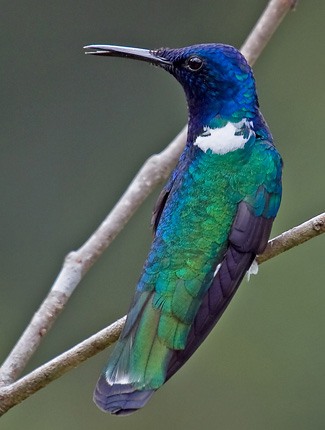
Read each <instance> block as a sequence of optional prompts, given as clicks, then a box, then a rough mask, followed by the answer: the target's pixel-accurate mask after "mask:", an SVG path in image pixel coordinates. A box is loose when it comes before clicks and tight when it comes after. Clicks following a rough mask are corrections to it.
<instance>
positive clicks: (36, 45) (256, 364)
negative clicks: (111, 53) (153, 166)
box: [0, 0, 325, 430]
mask: <svg viewBox="0 0 325 430" xmlns="http://www.w3.org/2000/svg"><path fill="white" fill-rule="evenodd" d="M266 3H267V1H266V0H265V1H264V0H263V1H262V0H245V1H243V0H232V1H225V0H223V1H222V0H213V1H212V0H201V1H200V2H188V1H185V0H173V1H171V0H165V1H162V0H160V1H158V0H151V1H148V0H147V1H146V0H139V1H137V2H134V1H132V0H125V1H121V2H116V1H112V0H106V1H103V0H93V1H91V2H90V1H85V0H78V1H72V0H70V1H63V0H56V1H54V2H47V1H45V2H44V1H41V0H30V1H27V2H26V1H23V0H16V1H8V0H1V13H0V35H1V44H0V58H1V68H0V77H1V79H0V115H1V117H0V118H1V119H0V121H1V127H0V145H1V160H0V175H1V178H0V182H1V187H0V199H1V209H0V211H1V225H0V231H1V247H0V252H1V256H0V261H1V274H0V282H1V291H0V359H1V361H2V360H3V359H4V358H5V356H6V354H7V353H8V352H9V350H10V348H11V347H12V346H13V345H14V343H15V341H16V339H17V338H18V336H19V335H20V333H21V332H22V330H23V329H24V327H25V326H26V324H27V323H28V321H29V319H30V318H31V316H32V314H33V312H34V311H35V310H36V309H37V307H38V305H39V304H40V302H41V300H42V299H43V297H44V296H45V295H46V293H47V291H48V289H49V287H50V286H51V284H52V282H53V281H54V279H55V277H56V274H57V273H58V271H59V269H60V266H61V263H62V261H63V258H64V256H65V255H66V254H67V253H68V252H69V251H70V250H72V249H76V248H77V247H79V246H80V245H81V244H82V243H83V241H84V240H86V238H87V237H88V235H89V234H90V233H91V232H92V231H93V230H94V229H95V228H96V226H97V225H98V224H99V223H100V221H101V220H102V219H103V217H104V216H105V215H106V213H107V212H108V211H109V210H110V209H111V208H112V207H113V205H114V203H115V202H116V201H117V199H118V198H119V196H120V195H121V193H122V192H123V190H124V189H125V188H126V186H127V185H128V183H129V182H130V180H131V179H132V177H133V176H134V174H135V173H136V172H137V171H138V169H139V167H140V166H141V165H142V163H143V162H144V160H145V159H146V158H147V157H148V156H149V155H150V154H151V153H152V152H158V151H160V150H161V149H163V147H164V146H165V145H166V144H167V143H168V142H169V141H170V140H171V139H172V138H173V137H174V136H175V135H176V134H177V133H178V131H179V130H180V128H181V127H182V126H183V125H184V123H185V122H186V117H187V112H186V106H185V100H184V96H183V93H182V89H181V88H180V86H179V85H178V83H177V82H176V81H174V80H173V79H172V78H171V76H169V75H168V74H167V73H165V72H163V71H162V70H158V69H156V68H153V67H150V66H148V65H146V64H143V63H137V62H132V61H126V60H121V59H108V58H106V59H104V58H95V57H90V56H88V57H87V56H85V55H84V53H83V50H82V46H83V45H85V44H91V43H111V44H125V45H131V46H140V47H147V48H157V47H160V46H169V47H180V46H186V45H190V44H194V43H201V42H223V43H228V44H232V45H234V46H236V47H240V46H241V44H242V42H243V41H244V39H245V38H246V36H247V34H248V33H249V31H250V30H251V28H252V26H253V25H254V23H255V21H256V19H257V18H258V16H259V15H260V13H261V12H262V10H263V9H264V7H265V5H266ZM324 14H325V7H324V1H323V0H314V1H313V2H309V1H303V0H301V1H300V3H299V5H298V8H297V10H296V12H294V13H291V14H290V15H289V16H288V17H287V18H286V19H285V21H284V22H283V23H282V25H281V26H280V28H279V29H278V31H277V32H276V34H275V36H274V37H273V39H272V41H271V42H270V44H269V45H268V47H267V49H266V50H265V51H264V52H263V54H262V56H261V57H260V59H259V60H258V62H257V63H256V65H255V67H254V70H255V75H256V80H257V87H258V92H259V97H260V104H261V107H262V111H263V113H264V116H265V117H266V119H267V121H268V123H269V125H270V127H271V130H272V132H273V135H274V138H275V142H276V144H277V147H278V149H279V150H280V152H281V154H282V156H283V158H284V160H285V170H284V197H283V202H282V207H281V209H280V212H279V215H278V218H277V220H276V222H275V225H274V229H273V232H272V235H273V236H274V235H276V234H280V233H281V232H282V231H284V230H287V229H289V228H290V227H292V226H294V225H297V224H299V223H301V222H303V221H305V220H307V219H309V218H311V217H312V216H314V215H317V214H318V213H320V212H322V211H324V153H325V150H324V137H323V135H324V126H323V123H324V107H325V95H324V94H325V91H324V90H325V84H324V70H325V55H324V46H325V45H324V38H325V26H324ZM157 193H158V190H157V192H156V193H155V194H154V195H152V196H151V197H150V198H149V199H148V200H147V202H146V203H145V204H144V206H143V207H142V208H141V209H140V210H139V211H138V213H137V214H136V216H135V217H134V218H133V219H132V221H131V222H130V223H129V224H128V226H127V227H126V229H125V230H124V231H123V232H122V234H120V236H119V237H118V238H117V240H116V241H115V242H114V243H113V245H112V246H111V247H110V248H109V249H108V250H107V251H106V252H105V254H104V255H103V256H102V258H101V259H100V261H99V262H98V263H97V264H96V266H95V267H93V269H92V270H91V272H90V273H89V274H88V275H87V276H86V278H85V279H84V280H83V281H82V283H81V285H80V286H79V288H78V290H77V291H76V292H75V294H74V296H73V297H72V299H71V301H70V302H69V304H68V306H67V308H66V309H65V311H64V312H63V314H62V315H61V317H60V318H59V320H58V321H57V323H56V324H55V326H54V327H53V329H52V331H51V332H50V333H49V335H48V336H47V337H46V338H45V340H44V342H43V344H42V346H41V348H40V349H39V351H38V352H37V353H36V355H35V357H34V358H33V360H32V361H31V363H30V365H29V366H28V370H31V369H32V368H34V367H35V366H38V365H40V364H41V363H43V362H44V361H47V360H49V359H51V358H52V357H54V356H55V355H57V354H59V353H61V352H62V351H64V350H65V349H67V348H69V347H71V346H73V345H74V344H75V343H77V342H79V341H81V340H82V339H84V338H85V337H88V336H89V335H91V334H93V333H94V332H96V331H97V330H99V329H101V328H103V327H104V326H106V325H107V324H109V323H110V322H113V321H114V320H115V319H117V318H118V317H120V316H122V315H124V314H125V312H126V311H127V308H128V306H129V302H130V299H131V296H132V294H133V289H134V286H135V284H136V282H137V279H138V276H139V273H140V270H141V267H142V263H143V261H144V259H145V257H146V254H147V251H148V248H149V245H150V241H151V230H150V226H149V222H150V216H151V209H152V207H153V205H154V201H155V198H156V196H157ZM324 241H325V237H320V238H316V239H314V240H312V241H310V242H308V243H306V244H304V245H302V246H300V247H298V248H296V249H294V250H292V251H290V252H288V253H286V254H283V255H281V256H279V257H277V258H276V259H274V260H272V261H270V262H267V263H266V264H263V266H261V268H260V272H259V274H258V276H256V277H253V278H252V279H251V281H250V282H249V283H247V282H246V281H244V282H243V285H242V286H241V288H240V289H239V292H238V293H237V295H236V297H235V299H234V300H233V302H232V303H231V305H230V307H229V309H228V310H227V312H226V313H225V315H224V316H223V318H222V319H221V321H220V323H219V324H218V326H217V327H216V329H215V330H214V331H213V333H212V334H211V335H210V336H209V338H208V340H207V341H206V342H205V343H204V345H203V346H202V347H201V348H200V350H199V351H198V352H197V353H196V354H195V355H194V357H193V358H192V359H191V360H190V362H189V363H188V364H187V365H186V366H185V367H184V368H183V369H182V370H181V371H180V372H178V374H177V375H176V376H175V377H174V378H173V379H172V380H171V381H169V382H168V384H167V385H166V386H164V387H163V388H162V389H161V390H159V392H157V393H156V395H155V396H154V397H153V398H152V400H151V401H150V403H149V404H148V405H147V406H146V407H145V409H143V410H142V411H140V412H138V413H137V414H135V415H132V416H130V417H127V418H124V419H123V418H116V417H112V416H109V415H105V414H103V413H102V412H100V411H99V410H98V409H97V408H96V406H95V405H94V404H93V402H92V391H93V388H94V385H95V382H96V380H97V377H98V375H99V372H100V370H101V368H102V366H103V365H104V363H105V362H106V360H107V356H108V354H109V351H105V352H102V353H101V354H99V355H98V356H96V357H95V358H93V359H90V360H88V361H87V362H86V363H85V364H83V365H81V366H80V367H78V368H77V369H75V370H74V371H72V372H70V373H69V374H67V375H65V376H63V377H62V378H60V379H59V380H57V381H55V382H54V383H52V384H50V386H48V387H47V388H45V389H43V390H41V391H40V392H38V393H37V394H35V395H34V396H32V397H31V398H29V399H28V400H26V401H25V402H24V403H23V404H21V405H19V406H16V407H15V408H14V409H12V410H11V411H10V412H8V413H7V414H6V415H5V416H4V417H3V418H2V419H1V429H2V430H14V429H19V428H25V429H33V430H38V429H44V428H46V429H47V430H54V429H62V430H65V429H69V430H74V429H78V430H86V429H106V428H114V429H116V430H120V429H121V430H122V429H129V428H132V429H134V430H136V429H140V428H141V429H149V428H155V429H156V430H159V429H165V428H178V429H185V428H186V429H188V430H190V429H197V428H199V427H201V426H204V428H206V429H215V428H218V429H223V430H233V429H236V430H237V429H241V430H246V429H247V430H260V429H281V430H282V429H286V430H290V429H295V430H299V429H313V430H315V429H323V428H324V426H325V407H324V400H325V388H324V377H325V366H324V355H325V341H324V338H325V313H324V307H325V289H324V275H325V267H324V243H325V242H324Z"/></svg>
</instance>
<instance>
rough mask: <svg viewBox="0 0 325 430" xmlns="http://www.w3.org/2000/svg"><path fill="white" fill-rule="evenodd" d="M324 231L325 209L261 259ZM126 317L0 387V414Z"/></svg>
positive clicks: (114, 333) (113, 335) (99, 344)
mask: <svg viewBox="0 0 325 430" xmlns="http://www.w3.org/2000/svg"><path fill="white" fill-rule="evenodd" d="M322 233H325V212H324V213H322V214H320V215H318V216H316V217H314V218H312V219H310V220H309V221H306V222H304V223H303V224H301V225H299V226H297V227H293V228H292V229H291V230H288V231H286V232H285V233H282V234H281V235H279V236H277V237H275V238H274V239H272V240H270V241H269V243H268V246H267V247H266V250H265V252H264V253H263V254H262V255H259V256H258V257H257V262H258V264H262V263H264V262H265V261H268V260H270V259H271V258H273V257H276V256H277V255H279V254H281V253H282V252H285V251H288V250H289V249H291V248H293V247H295V246H297V245H300V244H302V243H304V242H306V241H308V240H310V239H312V238H314V237H316V236H319V235H320V234H322ZM125 319H126V316H124V317H123V318H121V319H119V320H118V321H116V322H114V323H113V324H111V325H110V326H108V327H106V328H105V329H103V330H101V331H100V332H98V333H96V334H94V335H93V336H91V337H89V338H88V339H86V340H84V341H82V342H81V343H79V344H78V345H76V346H74V347H73V348H71V349H69V350H68V351H66V352H64V353H63V354H61V355H59V356H57V357H55V358H54V359H53V360H51V361H49V362H48V363H46V364H43V366H40V367H39V368H37V369H35V370H34V371H33V372H31V373H29V374H28V375H26V376H24V377H23V378H21V379H20V380H19V381H17V382H14V383H13V384H11V385H9V386H6V387H3V388H2V389H0V416H1V415H3V414H4V413H5V412H7V411H8V410H9V409H11V408H12V407H13V406H15V405H17V404H18V403H21V402H22V401H23V400H25V399H26V398H28V397H29V396H31V395H32V394H34V393H36V392H37V391H38V390H40V389H41V388H44V387H46V385H48V384H49V383H50V382H52V381H53V380H55V379H57V378H59V377H60V376H62V375H64V374H65V373H66V372H68V371H69V370H71V369H73V368H75V367H76V366H78V365H79V364H81V363H82V362H83V361H85V360H87V359H88V358H90V357H92V356H93V355H96V354H97V353H98V352H100V351H102V350H103V349H105V348H106V347H108V346H109V345H111V344H112V343H114V342H115V341H116V340H117V339H118V337H119V335H120V332H121V331H122V328H123V326H124V323H125Z"/></svg>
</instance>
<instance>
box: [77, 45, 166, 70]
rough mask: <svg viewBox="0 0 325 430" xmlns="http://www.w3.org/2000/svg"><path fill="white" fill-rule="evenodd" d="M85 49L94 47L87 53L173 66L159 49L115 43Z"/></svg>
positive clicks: (90, 46)
mask: <svg viewBox="0 0 325 430" xmlns="http://www.w3.org/2000/svg"><path fill="white" fill-rule="evenodd" d="M84 49H93V50H94V51H87V52H86V54H92V55H108V56H110V57H124V58H133V59H135V60H140V61H146V62H147V63H151V64H156V65H160V66H168V65H169V66H171V65H172V63H171V62H170V61H168V60H166V58H163V57H161V56H159V54H158V51H150V50H148V49H141V48H130V47H128V46H115V45H88V46H84Z"/></svg>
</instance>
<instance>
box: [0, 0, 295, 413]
mask: <svg viewBox="0 0 325 430" xmlns="http://www.w3.org/2000/svg"><path fill="white" fill-rule="evenodd" d="M296 3H297V1H294V0H270V2H269V4H268V6H267V8H266V9H265V11H264V13H263V14H262V16H261V18H260V20H259V21H258V23H257V24H256V26H255V28H254V29H253V31H252V33H251V34H250V36H249V37H248V39H247V41H246V42H245V44H244V45H243V47H242V52H243V54H244V55H245V57H246V59H247V61H248V62H249V63H250V64H251V65H253V63H254V62H255V60H256V59H257V57H258V56H259V54H260V53H261V51H262V50H263V48H264V47H265V45H266V43H267V41H268V40H269V39H270V38H271V36H272V34H273V32H274V31H275V29H276V28H277V26H278V25H279V23H280V22H281V20H282V19H283V17H284V16H285V14H286V13H287V12H288V11H289V10H290V9H292V8H293V7H294V5H295V4H296ZM185 143H186V127H185V128H184V129H183V130H182V131H181V132H180V133H179V135H178V136H177V137H176V138H175V139H174V140H173V141H172V142H171V143H170V144H169V145H168V146H167V148H166V149H165V150H163V151H162V152H161V153H160V154H157V155H153V156H151V157H150V158H149V159H148V160H147V161H146V162H145V164H144V165H143V167H142V168H141V169H140V171H139V173H138V174H137V175H136V177H135V178H134V180H133V181H132V183H131V184H130V185H129V187H128V188H127V190H126V191H125V193H124V194H123V196H122V197H121V199H120V200H119V201H118V203H117V204H116V205H115V207H114V208H113V210H112V211H111V213H110V214H109V215H108V216H107V217H106V219H105V220H104V221H103V222H102V224H101V225H100V226H99V227H98V229H97V230H96V231H95V232H94V233H93V235H92V236H91V237H90V238H89V239H88V240H87V242H85V243H84V245H82V246H81V247H80V248H79V249H78V250H77V251H73V252H71V253H70V254H68V256H67V257H66V259H65V261H64V264H63V267H62V269H61V271H60V273H59V275H58V277H57V279H56V281H55V283H54V284H53V286H52V288H51V290H50V292H49V294H48V296H47V297H46V298H45V299H44V301H43V303H42V304H41V306H40V308H39V309H38V310H37V311H36V313H35V315H34V316H33V318H32V320H31V322H30V323H29V325H28V327H27V328H26V330H25V331H24V333H23V334H22V336H21V337H20V339H19V340H18V342H17V344H16V345H15V347H14V348H13V350H12V351H11V353H10V354H9V356H8V358H7V359H6V361H5V362H4V363H3V365H2V367H1V369H0V386H2V387H3V388H2V389H1V390H0V400H1V401H2V405H1V407H0V410H1V411H2V413H4V412H5V411H6V410H8V409H9V408H11V407H12V406H13V405H15V404H17V403H19V402H21V401H22V400H23V399H24V398H26V397H27V396H26V395H25V394H28V396H29V395H30V394H32V392H35V391H37V389H39V388H41V387H43V386H45V385H46V383H48V382H50V381H51V380H52V379H54V378H56V377H58V376H60V375H61V374H62V373H63V372H64V371H67V370H69V369H70V368H71V367H74V366H75V365H76V364H71V365H67V367H65V366H63V367H64V369H65V370H62V368H61V367H60V366H59V364H58V362H57V361H56V360H59V359H60V357H64V359H65V360H68V356H65V354H69V352H71V351H72V350H74V349H75V348H78V346H77V347H75V348H73V349H72V350H70V351H68V352H67V353H64V354H63V355H61V356H59V357H57V358H56V359H54V360H52V361H51V362H49V363H47V364H45V365H44V366H42V367H40V368H39V369H37V370H35V371H34V372H32V373H30V374H29V375H27V376H25V377H24V378H22V379H21V380H20V381H18V382H16V383H14V381H16V380H17V378H18V377H19V375H20V374H21V372H22V371H23V369H24V368H25V366H26V364H27V363H28V361H29V359H30V358H31V357H32V355H33V353H34V352H35V351H36V349H37V348H38V346H39V344H40V342H41V340H42V338H43V336H44V335H45V334H46V333H47V332H48V331H49V330H50V328H51V326H52V324H53V323H54V321H55V319H56V318H57V316H58V315H59V313H60V312H61V310H62V309H63V308H64V306H65V304H66V303H67V301H68V299H69V297H70V296H71V295H72V293H73V291H74V290H75V288H76V287H77V285H78V284H79V282H80V281H81V279H82V278H83V276H84V275H85V274H86V273H87V271H88V270H89V269H90V267H91V266H92V265H93V264H94V263H95V262H96V261H97V259H98V258H99V257H100V256H101V254H102V253H103V252H104V250H105V249H106V248H107V247H108V246H109V245H110V244H111V243H112V241H113V240H114V239H115V237H116V236H117V235H118V233H119V232H120V231H121V230H122V229H123V227H124V226H125V224H126V223H127V222H128V221H129V219H130V218H131V217H132V216H133V214H134V213H135V212H136V210H137V209H138V207H139V206H140V205H141V203H142V202H143V201H144V200H145V199H146V197H147V196H148V195H149V194H150V193H151V191H152V190H153V189H154V188H155V186H156V185H157V184H158V183H160V182H161V181H162V180H164V179H166V178H167V177H168V176H169V174H170V173H171V171H172V169H173V168H174V166H175V164H176V162H177V160H178V158H179V156H180V154H181V153H182V151H183V148H184V146H185ZM116 324H117V323H116ZM113 326H114V327H115V325H113ZM105 330H107V331H108V332H109V331H110V330H109V328H107V329H105ZM102 332H103V331H102ZM102 332H100V333H102ZM95 336H96V335H95ZM90 339H92V338H90ZM110 339H111V338H110V337H108V338H107V339H106V342H107V343H106V345H107V344H109V343H110V342H111V340H110ZM114 339H115V338H114ZM88 340H89V339H88ZM86 342H87V341H86ZM95 343H96V341H95ZM80 345H82V344H80ZM103 347H105V346H103ZM96 348H97V351H98V346H97V347H96V346H95V349H96ZM76 354H77V356H80V359H81V361H83V360H84V359H86V358H87V357H88V355H86V356H85V358H83V357H84V356H83V354H84V353H83V352H80V351H79V352H77V353H76ZM68 361H69V360H68ZM51 363H52V364H53V363H54V364H53V366H54V367H53V371H52V373H51V371H50V370H49V369H50V368H48V367H47V366H51ZM61 371H62V373H61ZM35 372H36V374H39V375H41V374H42V375H43V376H42V377H41V381H42V382H41V383H39V385H37V384H36V382H35V383H33V384H32V382H31V381H32V379H28V378H33V376H31V375H35ZM37 372H38V373H37ZM50 375H52V376H50ZM53 375H54V376H53ZM36 380H37V378H36V379H35V381H36ZM24 381H27V383H26V382H24ZM28 381H29V382H28ZM44 381H47V382H44ZM24 384H27V385H24ZM28 384H29V385H28ZM34 384H36V386H38V388H37V389H35V388H34V389H32V388H31V387H32V386H35V385H34ZM19 387H20V388H19ZM22 387H23V388H22ZM33 390H34V391H33ZM22 391H25V394H22ZM14 393H16V394H14ZM17 393H20V394H17ZM15 396H17V397H15ZM24 396H25V397H24ZM13 399H14V400H13ZM6 405H7V406H6ZM8 405H11V406H8Z"/></svg>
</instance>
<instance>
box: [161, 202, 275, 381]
mask: <svg viewBox="0 0 325 430" xmlns="http://www.w3.org/2000/svg"><path fill="white" fill-rule="evenodd" d="M273 220H274V218H272V217H271V218H266V217H264V216H255V215H254V213H253V209H252V208H251V207H250V205H249V204H248V203H246V202H244V201H242V202H241V203H240V204H239V207H238V212H237V216H236V218H235V221H234V223H233V226H232V229H231V233H230V236H229V246H228V248H227V251H226V254H225V256H224V259H223V261H222V263H221V266H220V268H219V270H218V272H217V273H216V275H215V277H214V279H213V281H212V284H211V286H210V288H209V290H208V291H207V293H206V295H205V297H204V298H203V301H202V304H201V306H200V309H199V311H198V313H197V315H196V317H195V320H194V324H193V326H192V328H191V331H190V333H189V336H188V339H187V343H186V347H185V349H184V350H179V351H175V352H174V353H173V356H172V358H171V360H170V363H169V367H168V371H167V379H169V378H170V377H171V376H172V375H173V374H174V373H175V372H177V370H178V369H179V368H180V367H181V366H183V364H184V363H185V362H186V361H187V360H188V359H189V358H190V356H191V355H192V354H193V353H194V352H195V351H196V349H197V348H198V347H199V346H200V345H201V343H202V342H203V340H204V339H205V338H206V337H207V335H208V334H209V333H210V331H211V330H212V328H213V327H214V326H215V324H216V323H217V322H218V320H219V318H220V317H221V315H222V314H223V312H224V311H225V309H226V308H227V306H228V304H229V303H230V301H231V299H232V298H233V296H234V294H235V292H236V291H237V288H238V286H239V284H240V282H241V281H242V279H243V277H244V276H245V273H246V272H247V270H248V269H249V268H250V266H251V264H252V262H253V260H254V258H255V256H256V254H258V253H261V252H262V251H263V250H264V249H265V247H266V244H267V241H268V238H269V235H270V232H271V227H272V223H273Z"/></svg>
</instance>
